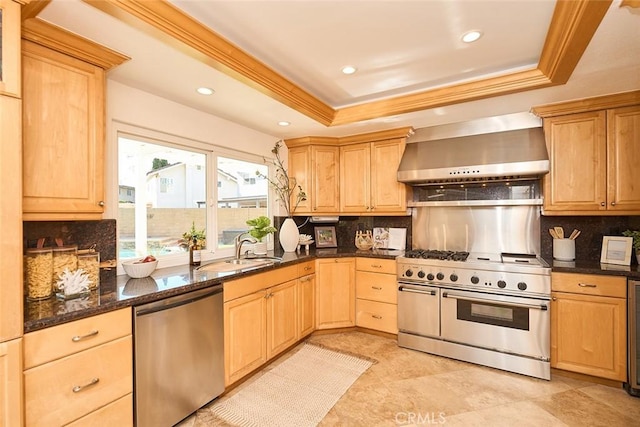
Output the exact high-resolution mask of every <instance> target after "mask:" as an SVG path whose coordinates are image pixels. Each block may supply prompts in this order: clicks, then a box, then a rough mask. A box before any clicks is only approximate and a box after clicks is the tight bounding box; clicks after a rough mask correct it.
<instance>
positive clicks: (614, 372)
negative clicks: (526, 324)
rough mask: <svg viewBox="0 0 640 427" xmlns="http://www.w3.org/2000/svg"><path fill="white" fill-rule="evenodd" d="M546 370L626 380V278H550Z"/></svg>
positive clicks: (559, 274) (566, 276)
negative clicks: (549, 313) (549, 331)
mask: <svg viewBox="0 0 640 427" xmlns="http://www.w3.org/2000/svg"><path fill="white" fill-rule="evenodd" d="M551 289H552V292H551V299H552V303H551V367H552V368H557V369H563V370H566V371H572V372H579V373H582V374H587V375H592V376H595V377H601V378H607V379H611V380H616V381H625V380H626V375H627V352H626V330H627V329H626V319H627V301H626V289H627V283H626V278H624V277H620V276H599V275H585V274H569V273H552V276H551Z"/></svg>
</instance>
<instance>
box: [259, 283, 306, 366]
mask: <svg viewBox="0 0 640 427" xmlns="http://www.w3.org/2000/svg"><path fill="white" fill-rule="evenodd" d="M266 299H267V359H271V358H272V357H274V356H275V355H277V354H279V353H281V352H282V351H284V350H286V349H287V348H289V347H290V346H292V345H293V344H295V343H296V341H298V336H299V326H298V318H299V315H298V281H297V279H296V280H290V281H289V282H285V283H282V284H281V285H278V286H274V287H272V288H269V289H267V295H266Z"/></svg>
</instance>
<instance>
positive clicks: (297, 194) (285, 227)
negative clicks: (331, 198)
mask: <svg viewBox="0 0 640 427" xmlns="http://www.w3.org/2000/svg"><path fill="white" fill-rule="evenodd" d="M281 147H282V140H280V141H277V142H276V144H275V146H274V147H273V150H271V152H272V153H273V155H274V156H275V158H274V160H273V161H272V163H273V165H274V166H275V176H274V178H273V179H272V178H269V177H268V176H266V175H264V174H262V173H260V172H259V171H257V172H256V175H258V176H259V177H261V178H264V179H266V180H267V181H268V182H269V184H270V185H271V187H272V188H273V189H274V191H275V192H276V195H277V196H278V201H279V202H280V204H281V205H282V207H283V208H284V210H285V211H286V212H287V219H285V220H284V223H283V224H282V227H281V228H280V236H279V237H280V244H281V245H282V249H284V251H285V252H295V250H296V248H297V247H298V237H299V235H300V233H299V232H298V226H297V225H296V223H295V222H294V221H293V218H292V215H293V213H294V212H295V211H296V209H297V207H298V205H299V204H300V202H302V201H304V200H307V194H306V193H305V192H304V190H303V189H302V187H301V186H300V185H298V184H297V181H296V178H295V177H293V178H292V177H290V176H289V174H288V173H287V170H286V169H285V168H284V165H283V164H282V158H281V157H280V148H281ZM266 162H267V160H266V159H265V163H266Z"/></svg>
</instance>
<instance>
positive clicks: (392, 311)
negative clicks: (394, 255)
mask: <svg viewBox="0 0 640 427" xmlns="http://www.w3.org/2000/svg"><path fill="white" fill-rule="evenodd" d="M397 289H398V286H397V283H396V262H395V260H385V259H376V258H356V326H360V327H363V328H367V329H374V330H377V331H382V332H388V333H390V334H397V333H398V290H397Z"/></svg>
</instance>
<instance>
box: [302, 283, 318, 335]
mask: <svg viewBox="0 0 640 427" xmlns="http://www.w3.org/2000/svg"><path fill="white" fill-rule="evenodd" d="M298 316H299V317H298V326H299V328H300V330H299V334H298V338H303V337H305V336H307V335H309V334H310V333H311V332H313V331H314V330H315V328H316V276H315V275H314V274H310V275H308V276H304V277H301V278H300V279H298Z"/></svg>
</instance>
